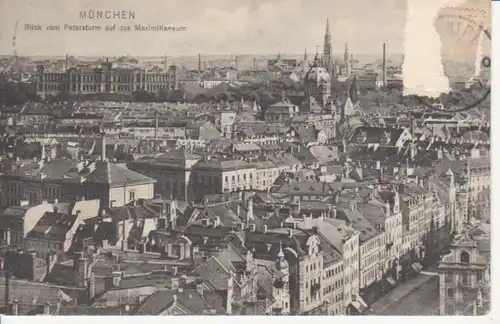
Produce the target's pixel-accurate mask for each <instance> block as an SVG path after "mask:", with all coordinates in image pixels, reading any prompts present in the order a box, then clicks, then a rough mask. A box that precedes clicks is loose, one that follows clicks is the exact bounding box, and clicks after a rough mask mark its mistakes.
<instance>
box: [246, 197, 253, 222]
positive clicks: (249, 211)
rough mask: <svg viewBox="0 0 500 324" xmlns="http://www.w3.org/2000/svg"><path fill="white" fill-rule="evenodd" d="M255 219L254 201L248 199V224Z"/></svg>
mask: <svg viewBox="0 0 500 324" xmlns="http://www.w3.org/2000/svg"><path fill="white" fill-rule="evenodd" d="M251 219H253V199H252V198H250V199H248V208H247V224H248V222H249V221H250V220H251Z"/></svg>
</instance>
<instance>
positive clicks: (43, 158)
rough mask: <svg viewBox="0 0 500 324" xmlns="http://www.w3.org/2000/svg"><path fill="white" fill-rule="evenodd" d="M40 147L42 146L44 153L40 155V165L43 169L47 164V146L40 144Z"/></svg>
mask: <svg viewBox="0 0 500 324" xmlns="http://www.w3.org/2000/svg"><path fill="white" fill-rule="evenodd" d="M40 145H41V146H42V153H41V155H40V162H39V163H38V165H39V167H40V169H42V168H43V164H44V162H45V159H46V156H45V145H44V144H43V142H40Z"/></svg>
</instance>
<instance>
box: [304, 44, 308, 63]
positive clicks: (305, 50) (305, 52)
mask: <svg viewBox="0 0 500 324" xmlns="http://www.w3.org/2000/svg"><path fill="white" fill-rule="evenodd" d="M304 61H307V46H306V47H305V48H304Z"/></svg>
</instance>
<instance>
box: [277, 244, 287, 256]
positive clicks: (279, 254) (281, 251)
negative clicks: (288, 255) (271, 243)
mask: <svg viewBox="0 0 500 324" xmlns="http://www.w3.org/2000/svg"><path fill="white" fill-rule="evenodd" d="M284 257H285V254H284V253H283V245H282V244H281V241H280V251H279V252H278V258H284Z"/></svg>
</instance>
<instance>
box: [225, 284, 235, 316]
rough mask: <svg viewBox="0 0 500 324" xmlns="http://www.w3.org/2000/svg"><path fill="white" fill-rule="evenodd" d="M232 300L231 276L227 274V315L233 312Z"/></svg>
mask: <svg viewBox="0 0 500 324" xmlns="http://www.w3.org/2000/svg"><path fill="white" fill-rule="evenodd" d="M232 302H233V276H229V278H228V279H227V300H226V312H227V314H228V315H230V314H232V312H233V308H232Z"/></svg>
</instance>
